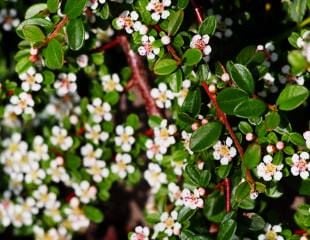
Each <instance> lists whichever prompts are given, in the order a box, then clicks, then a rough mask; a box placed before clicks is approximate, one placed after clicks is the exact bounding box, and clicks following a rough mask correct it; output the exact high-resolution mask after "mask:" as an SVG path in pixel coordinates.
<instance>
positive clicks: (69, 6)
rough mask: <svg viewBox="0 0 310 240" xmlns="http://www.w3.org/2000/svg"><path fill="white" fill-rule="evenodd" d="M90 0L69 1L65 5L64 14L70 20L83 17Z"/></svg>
mask: <svg viewBox="0 0 310 240" xmlns="http://www.w3.org/2000/svg"><path fill="white" fill-rule="evenodd" d="M87 1H88V0H67V1H66V4H65V9H64V13H65V14H66V15H67V16H68V17H69V18H76V17H78V16H80V15H82V12H83V10H84V7H85V5H86V3H87Z"/></svg>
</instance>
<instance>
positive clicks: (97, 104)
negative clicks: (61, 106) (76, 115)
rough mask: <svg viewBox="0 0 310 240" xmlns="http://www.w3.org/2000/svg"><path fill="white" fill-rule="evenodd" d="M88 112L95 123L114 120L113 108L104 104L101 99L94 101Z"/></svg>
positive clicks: (89, 105) (88, 107)
mask: <svg viewBox="0 0 310 240" xmlns="http://www.w3.org/2000/svg"><path fill="white" fill-rule="evenodd" d="M87 110H88V111H89V113H90V114H91V116H92V118H93V120H94V122H95V123H99V122H101V121H102V120H103V119H104V120H106V121H111V120H112V114H111V112H110V111H111V106H110V104H108V103H106V102H102V100H101V99H100V98H95V99H93V102H92V104H88V106H87Z"/></svg>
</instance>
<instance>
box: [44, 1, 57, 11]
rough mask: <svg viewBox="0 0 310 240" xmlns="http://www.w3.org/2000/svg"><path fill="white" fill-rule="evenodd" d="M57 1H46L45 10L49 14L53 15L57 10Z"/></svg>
mask: <svg viewBox="0 0 310 240" xmlns="http://www.w3.org/2000/svg"><path fill="white" fill-rule="evenodd" d="M58 6H59V0H47V8H48V10H49V11H50V12H51V13H55V12H57V10H58Z"/></svg>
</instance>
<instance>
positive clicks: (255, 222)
mask: <svg viewBox="0 0 310 240" xmlns="http://www.w3.org/2000/svg"><path fill="white" fill-rule="evenodd" d="M250 221H251V223H250V226H249V230H251V231H260V230H262V229H264V227H265V225H266V223H265V220H264V219H263V218H262V217H261V216H259V215H258V214H256V213H254V214H253V215H251V216H250Z"/></svg>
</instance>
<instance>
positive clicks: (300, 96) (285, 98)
mask: <svg viewBox="0 0 310 240" xmlns="http://www.w3.org/2000/svg"><path fill="white" fill-rule="evenodd" d="M308 97H309V91H308V89H307V88H306V87H304V86H300V85H288V86H286V87H285V88H284V89H283V90H282V92H281V93H280V95H279V97H278V99H277V105H278V106H279V109H281V110H283V111H289V110H293V109H295V108H297V107H299V106H300V105H301V104H303V103H304V102H305V101H306V100H307V98H308Z"/></svg>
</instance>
